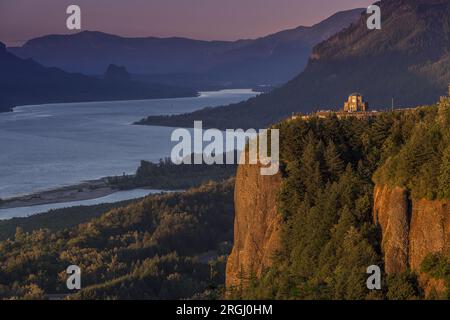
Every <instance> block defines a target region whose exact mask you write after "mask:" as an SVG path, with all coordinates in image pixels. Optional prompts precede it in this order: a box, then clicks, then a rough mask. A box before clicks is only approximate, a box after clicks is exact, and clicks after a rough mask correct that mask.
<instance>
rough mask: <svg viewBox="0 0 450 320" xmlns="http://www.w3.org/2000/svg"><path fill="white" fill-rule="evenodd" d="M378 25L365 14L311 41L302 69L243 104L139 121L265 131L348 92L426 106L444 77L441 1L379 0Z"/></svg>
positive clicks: (448, 76) (377, 103) (379, 101)
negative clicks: (330, 34) (371, 27)
mask: <svg viewBox="0 0 450 320" xmlns="http://www.w3.org/2000/svg"><path fill="white" fill-rule="evenodd" d="M378 4H379V5H380V6H381V10H382V28H381V30H369V29H368V28H367V19H368V15H366V14H365V15H363V16H361V19H360V20H359V21H358V22H357V23H355V24H353V25H352V26H350V27H349V28H347V29H344V30H343V31H341V32H339V33H338V34H336V35H334V36H333V37H331V38H330V39H328V40H327V41H324V42H322V43H320V44H318V45H317V46H316V47H315V48H314V49H313V53H312V55H311V57H310V60H309V63H308V66H307V67H306V69H305V70H304V71H303V72H302V73H301V74H299V75H298V76H297V77H296V78H294V79H293V80H292V81H290V82H288V83H287V84H286V85H284V86H282V87H280V88H278V89H276V90H274V91H272V92H271V93H268V94H264V95H260V96H257V97H255V98H252V99H249V100H248V101H246V102H242V103H239V104H234V105H230V106H223V107H219V108H214V109H211V108H209V109H203V110H199V111H196V112H193V113H190V114H185V115H174V116H152V117H148V119H144V120H143V121H142V122H141V124H153V125H155V124H156V125H165V126H186V127H191V126H192V123H193V121H194V120H203V125H204V127H212V128H221V129H222V128H264V127H266V126H269V125H271V124H272V123H274V122H277V121H281V120H282V119H284V118H286V117H288V116H290V115H291V114H292V113H293V112H303V113H309V112H312V111H317V110H323V109H334V110H336V109H341V108H342V107H343V103H344V101H345V100H346V99H347V97H348V95H349V94H350V93H351V92H354V91H358V92H361V93H362V94H363V95H364V96H365V97H366V99H367V100H368V101H369V103H370V106H371V108H373V109H381V110H385V109H386V108H390V107H391V104H392V98H394V104H395V106H396V107H412V106H417V105H424V104H431V103H434V102H435V101H436V100H437V99H439V96H440V95H443V94H445V92H446V91H447V85H448V83H449V82H450V69H449V67H448V66H449V65H450V63H449V61H450V56H449V50H450V42H449V41H448V39H449V37H450V21H449V19H448V17H449V16H450V3H449V2H448V0H383V1H381V2H380V3H378Z"/></svg>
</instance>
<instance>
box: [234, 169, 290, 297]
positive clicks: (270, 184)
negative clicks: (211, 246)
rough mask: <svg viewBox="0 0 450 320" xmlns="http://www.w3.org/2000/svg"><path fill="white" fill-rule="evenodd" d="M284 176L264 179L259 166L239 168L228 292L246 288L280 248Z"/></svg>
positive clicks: (235, 194)
mask: <svg viewBox="0 0 450 320" xmlns="http://www.w3.org/2000/svg"><path fill="white" fill-rule="evenodd" d="M280 186H281V175H280V174H277V175H274V176H262V175H261V174H260V166H258V165H240V166H239V168H238V170H237V175H236V186H235V191H234V192H235V193H234V201H235V221H234V246H233V250H232V252H231V255H230V256H229V258H228V262H227V268H226V287H227V289H232V288H237V287H240V286H245V281H246V279H248V277H249V275H255V276H256V277H257V278H258V277H259V276H260V275H261V273H262V271H263V270H264V269H265V268H266V267H268V266H270V264H271V258H272V256H273V253H274V252H275V251H276V250H277V248H279V246H280V235H281V226H282V221H281V216H280V214H279V213H278V210H277V194H278V191H279V189H280Z"/></svg>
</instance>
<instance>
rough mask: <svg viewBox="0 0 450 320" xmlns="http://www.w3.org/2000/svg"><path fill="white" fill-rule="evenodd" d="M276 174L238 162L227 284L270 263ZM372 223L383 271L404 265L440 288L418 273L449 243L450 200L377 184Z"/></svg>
mask: <svg viewBox="0 0 450 320" xmlns="http://www.w3.org/2000/svg"><path fill="white" fill-rule="evenodd" d="M280 186H281V177H280V176H279V175H276V176H266V177H264V176H261V175H260V172H259V167H258V166H251V165H241V166H239V169H238V173H237V178H236V188H235V207H236V217H235V225H234V232H235V235H234V247H233V251H232V253H231V255H230V257H229V259H228V263H227V270H226V285H227V288H233V287H237V286H239V285H241V284H243V285H244V286H245V278H243V275H248V274H250V273H251V274H253V275H254V276H256V278H258V277H259V276H260V275H261V273H262V271H263V270H264V269H265V268H267V267H269V266H270V265H271V261H272V260H271V259H272V257H273V253H274V252H275V251H276V250H277V248H279V247H280V245H281V242H280V239H281V228H282V223H283V222H282V219H281V216H280V214H279V213H278V210H277V201H276V198H277V194H278V191H279V189H280ZM373 219H374V223H375V224H377V225H379V226H380V229H381V232H382V250H383V256H384V262H385V271H386V273H387V274H393V273H400V272H404V271H406V270H408V269H410V270H412V271H415V272H417V273H418V274H419V281H420V284H421V286H422V287H423V288H424V289H425V292H426V293H428V292H430V290H432V289H435V290H437V291H443V290H444V289H445V286H444V283H443V281H442V280H435V279H431V278H429V277H427V276H426V275H425V274H421V273H420V266H421V263H422V261H423V259H424V258H425V257H426V256H427V255H428V254H430V253H436V252H442V251H444V250H448V249H449V248H450V201H440V200H434V201H431V200H426V199H421V200H411V199H410V195H409V192H408V190H406V189H404V188H400V187H388V186H376V187H375V190H374V208H373Z"/></svg>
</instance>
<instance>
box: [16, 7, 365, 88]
mask: <svg viewBox="0 0 450 320" xmlns="http://www.w3.org/2000/svg"><path fill="white" fill-rule="evenodd" d="M362 11H363V9H354V10H349V11H343V12H339V13H337V14H335V15H333V16H331V17H330V18H328V19H326V20H324V21H322V22H320V23H318V24H316V25H314V26H311V27H298V28H295V29H291V30H285V31H281V32H278V33H276V34H272V35H269V36H266V37H262V38H258V39H255V40H238V41H201V40H192V39H186V38H176V37H173V38H155V37H147V38H125V37H119V36H115V35H110V34H106V33H102V32H93V31H83V32H80V33H77V34H73V35H49V36H44V37H40V38H36V39H32V40H30V41H28V42H27V43H25V44H24V45H23V46H22V47H15V48H8V50H9V51H10V52H12V53H14V54H15V55H17V56H19V57H22V58H33V59H34V60H36V61H37V62H39V63H41V64H43V65H45V66H48V67H59V68H61V69H63V70H65V71H69V72H81V73H84V74H96V75H98V74H102V73H103V72H104V70H106V68H107V67H108V65H109V64H115V65H121V66H125V67H126V68H127V70H128V71H129V72H130V73H131V74H135V75H152V76H151V77H149V80H150V81H153V82H160V83H163V82H166V83H171V84H173V83H174V82H175V83H176V84H180V83H181V84H182V83H183V81H184V82H186V81H190V80H191V79H193V81H194V83H195V81H196V79H197V78H199V77H200V75H203V76H204V77H205V78H206V79H207V80H203V82H202V83H208V81H209V83H212V84H217V85H223V86H227V85H228V86H233V85H234V86H248V85H260V84H281V83H284V82H286V81H288V80H290V79H291V78H292V77H294V76H295V75H296V74H298V73H299V72H300V71H301V70H302V69H303V68H304V67H305V65H306V62H307V60H308V57H309V55H310V53H311V49H312V47H313V46H314V45H316V44H317V43H319V42H321V41H323V40H325V39H327V38H329V37H330V36H332V35H333V34H335V33H337V32H339V31H340V30H342V29H343V28H345V27H348V26H349V25H350V24H351V23H353V22H354V21H356V20H357V19H358V17H359V16H360V14H361V12H362ZM168 75H170V77H168Z"/></svg>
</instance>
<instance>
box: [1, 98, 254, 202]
mask: <svg viewBox="0 0 450 320" xmlns="http://www.w3.org/2000/svg"><path fill="white" fill-rule="evenodd" d="M255 95H256V94H255V93H254V92H252V91H251V90H224V91H216V92H203V93H201V94H200V96H199V97H192V98H177V99H159V100H141V101H116V102H90V103H64V104H47V105H36V106H21V107H16V108H15V109H14V112H10V113H0V198H8V197H12V196H17V195H23V194H30V193H34V192H36V191H41V190H46V189H52V188H55V187H60V186H65V185H71V184H75V183H79V182H81V181H85V180H92V179H97V178H101V177H105V176H112V175H121V174H123V173H127V174H130V173H134V172H135V170H136V168H137V167H138V166H139V162H140V161H141V160H149V161H158V160H159V159H161V158H164V157H168V156H169V155H170V151H171V148H172V147H173V143H172V142H171V141H170V135H171V133H172V131H173V129H172V128H166V127H154V126H136V125H132V123H133V122H135V121H137V120H140V119H141V118H144V117H146V116H149V115H161V114H179V113H185V112H191V111H194V110H197V109H201V108H204V107H208V106H219V105H226V104H230V103H236V102H239V101H242V100H246V99H248V98H251V97H253V96H255ZM121 200H125V199H121ZM10 210H13V209H10Z"/></svg>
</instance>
